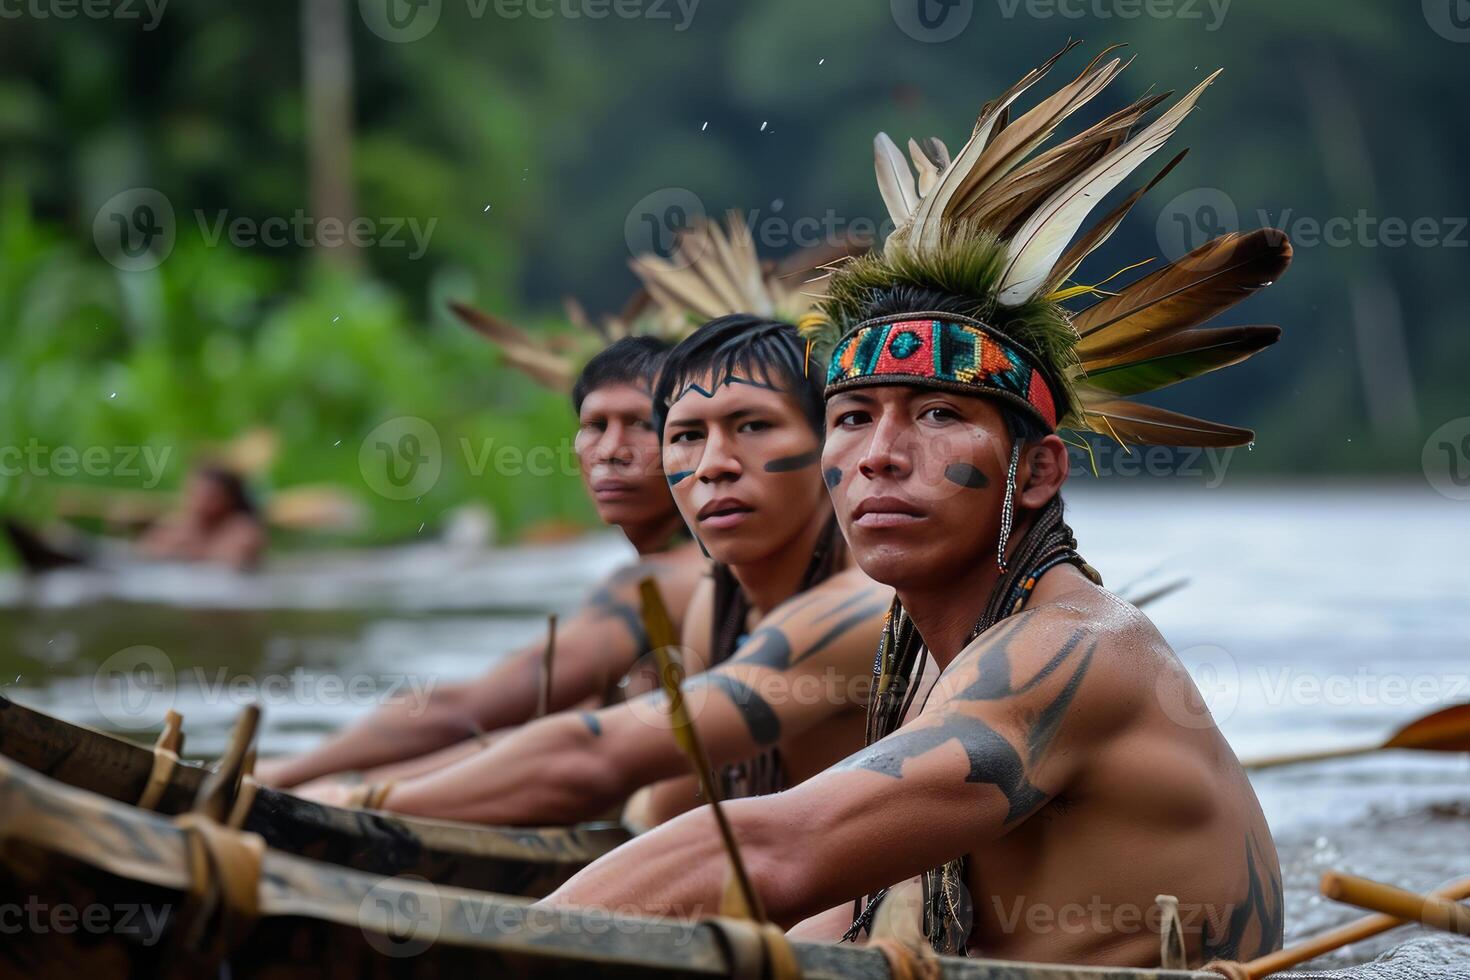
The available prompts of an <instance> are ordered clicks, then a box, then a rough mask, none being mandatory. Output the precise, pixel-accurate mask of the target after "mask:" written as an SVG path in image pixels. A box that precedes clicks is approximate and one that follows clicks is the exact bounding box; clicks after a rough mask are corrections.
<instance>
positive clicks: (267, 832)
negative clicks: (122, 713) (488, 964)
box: [0, 695, 629, 898]
mask: <svg viewBox="0 0 1470 980" xmlns="http://www.w3.org/2000/svg"><path fill="white" fill-rule="evenodd" d="M0 756H4V757H6V758H9V759H12V760H14V761H16V762H18V763H20V764H21V765H23V766H25V767H27V768H29V769H33V770H35V771H36V772H39V773H41V774H43V775H45V776H48V777H50V778H52V779H55V780H57V781H59V782H62V783H65V784H66V785H68V786H75V787H78V788H79V789H85V790H90V791H92V792H94V793H97V794H99V795H101V796H104V797H107V798H108V799H111V800H117V801H119V802H122V803H130V804H131V803H136V802H137V801H138V800H139V799H140V798H141V796H142V794H143V791H144V787H145V786H146V785H147V784H148V779H149V774H150V773H151V772H152V770H153V761H154V754H153V751H152V750H151V749H148V748H144V747H142V746H139V745H134V744H133V743H131V742H127V741H124V740H123V739H119V738H114V737H112V736H111V735H106V734H103V733H102V732H97V731H93V730H92V729H90V728H84V727H82V726H80V725H73V724H70V723H68V722H65V721H62V720H60V719H59V718H54V717H52V716H50V715H48V714H46V713H44V712H41V711H37V710H35V709H33V708H27V707H25V706H24V705H20V704H17V703H15V702H14V701H11V700H10V699H8V698H6V697H5V696H4V695H0ZM208 772H209V770H208V769H207V768H206V767H204V766H202V765H199V764H197V763H190V762H180V763H179V764H178V766H177V767H176V768H174V770H173V772H172V773H171V774H170V776H169V779H168V784H167V786H166V787H165V788H164V790H163V792H162V794H161V796H160V797H159V799H158V801H157V803H156V805H155V806H154V807H153V809H156V810H157V811H158V812H160V813H163V814H166V815H173V814H178V813H183V812H184V811H186V810H188V809H189V808H190V807H191V806H192V805H193V803H194V800H195V797H196V796H197V795H198V792H199V787H200V784H201V783H202V782H203V781H204V778H205V776H206V775H208ZM244 829H245V830H248V831H251V832H252V833H257V834H259V835H260V836H261V837H263V838H265V841H266V843H267V845H268V846H270V847H273V848H276V849H278V850H281V851H285V852H287V853H290V854H299V855H302V856H304V857H310V858H315V859H317V860H319V861H326V862H328V863H331V864H340V865H342V866H344V867H349V868H355V869H357V870H359V871H367V872H371V873H373V874H380V875H397V874H414V875H419V876H421V877H423V878H425V879H427V880H429V881H432V882H435V883H437V884H442V885H454V886H458V887H462V888H472V889H476V890H479V891H491V892H497V893H500V894H504V895H521V896H526V897H528V898H539V897H541V896H543V895H546V894H548V893H549V892H550V891H551V890H552V889H554V888H556V886H557V885H560V884H561V883H562V882H563V881H565V880H566V879H567V878H569V877H571V876H572V875H573V874H575V873H576V872H577V871H579V870H580V869H581V868H582V867H584V866H585V865H587V864H588V863H589V862H591V861H593V860H595V859H596V858H598V857H600V856H601V855H603V854H605V853H607V852H608V851H610V850H612V849H613V848H614V847H616V846H618V845H619V844H621V843H623V842H624V841H626V840H628V837H629V835H628V832H627V831H626V830H625V829H623V828H622V827H621V826H619V825H618V824H615V823H603V824H584V825H581V826H576V827H565V828H562V827H549V828H524V829H521V828H511V827H488V826H481V825H479V824H466V823H456V822H451V821H444V820H425V819H419V818H408V817H400V816H396V815H393V814H387V813H381V812H375V811H369V810H345V809H340V808H338V807H331V806H323V805H321V804H319V803H312V802H309V801H307V800H303V799H301V798H300V797H298V796H293V795H291V794H290V793H285V792H280V791H278V790H272V789H268V788H265V787H261V788H259V789H258V790H257V791H256V794H255V799H254V801H253V803H252V804H251V807H250V810H249V813H248V814H247V815H246V818H245V822H244Z"/></svg>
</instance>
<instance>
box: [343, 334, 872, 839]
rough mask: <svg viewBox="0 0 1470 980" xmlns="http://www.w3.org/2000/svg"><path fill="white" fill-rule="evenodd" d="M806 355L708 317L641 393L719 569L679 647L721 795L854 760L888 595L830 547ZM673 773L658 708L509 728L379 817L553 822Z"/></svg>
mask: <svg viewBox="0 0 1470 980" xmlns="http://www.w3.org/2000/svg"><path fill="white" fill-rule="evenodd" d="M804 355H805V349H804V344H803V342H802V341H801V340H800V338H799V337H798V336H797V333H796V330H795V329H794V328H793V327H791V326H790V325H789V324H785V323H781V322H777V321H768V320H762V319H760V318H758V317H752V316H744V315H735V316H727V317H721V318H719V319H717V320H713V321H711V322H709V323H707V324H705V325H704V326H702V327H700V328H699V329H698V330H696V331H695V332H694V333H693V334H692V335H691V336H690V337H689V338H687V339H686V340H684V341H682V342H681V343H680V344H679V345H678V346H676V347H675V348H674V350H673V351H672V352H671V353H670V355H669V359H668V361H667V362H666V364H665V366H664V368H663V371H662V372H661V374H660V375H659V381H658V384H657V386H656V388H655V391H654V404H655V406H656V408H657V410H658V411H659V413H660V433H661V438H662V445H663V465H664V470H665V471H666V473H667V474H668V481H669V483H670V485H671V486H672V488H673V493H674V499H675V500H676V501H677V503H678V505H679V510H680V512H681V513H682V514H683V515H684V518H685V520H686V521H687V522H688V523H689V525H690V526H691V527H692V528H693V529H694V532H695V534H696V535H697V536H698V538H699V540H700V541H701V542H703V544H704V546H705V548H706V549H708V551H709V553H710V555H711V556H712V557H713V558H714V559H715V561H716V562H717V563H718V564H717V565H716V567H715V571H714V575H713V578H712V579H710V580H706V581H705V582H703V583H702V584H701V585H700V587H699V589H698V591H697V592H696V594H695V596H694V600H693V602H692V604H691V607H690V610H689V613H688V616H687V618H686V621H685V624H684V627H683V643H684V646H685V648H686V651H685V656H686V661H687V667H688V669H689V672H690V673H691V674H695V673H699V676H697V677H695V678H694V679H693V680H692V681H690V683H689V685H688V687H689V689H690V696H689V703H690V707H691V713H692V714H693V715H694V717H695V722H694V723H695V726H696V728H697V729H698V731H699V735H700V737H701V739H702V741H703V743H704V746H705V748H706V750H707V751H708V753H709V756H710V759H711V762H712V763H713V764H714V765H715V766H717V767H720V768H721V769H722V777H723V782H724V785H725V790H726V792H727V793H730V794H732V795H753V794H757V793H760V792H763V791H771V790H776V789H780V788H782V787H783V786H787V785H794V784H796V783H799V782H801V781H802V780H804V779H806V778H807V777H808V776H811V775H812V774H814V773H818V772H821V771H822V770H823V769H825V768H827V767H828V766H830V765H832V764H833V763H834V762H837V761H838V760H840V759H841V758H843V757H844V756H846V755H848V754H849V753H850V752H851V751H852V750H853V749H854V748H856V747H857V746H859V745H861V744H862V729H863V719H864V705H865V703H866V695H867V690H868V687H869V681H870V678H871V671H872V662H873V649H874V643H875V641H876V639H877V637H878V634H879V631H880V628H881V622H882V617H883V613H884V610H886V609H887V607H888V604H889V601H890V598H891V596H892V593H891V592H890V591H889V590H887V589H883V588H880V587H878V586H876V585H874V584H873V583H872V582H871V581H869V580H868V579H867V578H866V577H865V576H864V575H863V574H862V573H861V572H860V571H858V570H857V569H855V568H853V567H851V560H850V557H849V555H848V554H847V551H846V549H845V548H844V547H843V546H842V542H841V539H840V537H839V536H838V535H837V533H836V527H835V522H834V521H833V518H832V510H831V504H830V501H829V500H828V497H827V493H826V490H825V488H824V487H823V485H822V476H821V471H820V469H819V467H818V465H817V464H818V457H819V453H820V449H821V430H822V415H821V411H822V409H821V388H820V378H821V375H820V372H819V370H818V369H817V367H816V365H815V364H814V363H813V364H812V365H810V367H809V366H808V364H807V363H806V360H805V356H804ZM712 665H713V666H712ZM707 667H708V668H710V669H708V670H707V671H706V672H703V673H700V672H701V671H704V670H705V668H707ZM688 766H689V763H688V761H687V760H686V759H685V757H684V756H683V754H682V753H681V752H680V750H679V748H678V746H677V744H676V742H675V740H674V737H673V734H672V732H671V731H670V729H669V725H668V718H667V714H666V711H665V706H664V698H663V695H662V694H661V693H656V692H655V693H651V694H649V695H646V696H643V697H641V698H637V699H634V700H632V701H630V702H627V703H625V704H622V705H618V706H615V707H609V708H604V709H602V710H601V711H597V712H582V713H576V712H571V713H564V714H560V715H554V716H551V717H548V718H544V719H541V720H538V721H535V722H532V723H530V724H527V725H524V726H522V727H521V728H520V729H519V730H517V731H516V732H513V733H510V734H507V735H506V736H505V737H503V738H501V739H499V740H498V741H496V742H495V744H493V745H491V746H490V747H488V748H486V749H485V750H483V751H481V752H479V753H477V754H476V755H475V756H474V757H472V758H469V759H466V760H464V761H462V762H459V763H457V764H455V765H453V766H450V767H448V768H446V769H443V770H441V771H439V772H436V773H431V774H429V775H426V776H423V777H421V778H418V779H413V780H409V781H406V782H399V783H397V784H396V785H392V786H390V787H388V788H387V789H386V792H385V793H384V794H382V795H380V796H379V797H378V798H377V802H378V805H380V806H381V807H382V808H383V809H386V810H393V811H399V812H403V813H410V814H416V815H420V816H431V817H441V818H449V819H457V820H474V821H482V822H486V823H497V824H520V825H526V824H547V823H567V822H572V821H576V820H583V819H587V818H590V817H594V816H596V815H598V814H600V813H602V812H604V811H606V810H607V809H608V807H610V806H612V805H615V804H617V803H618V802H620V801H621V800H623V799H624V798H625V797H627V796H628V795H629V794H631V793H633V792H634V791H635V790H637V789H639V788H640V787H643V786H647V785H650V784H653V783H655V782H659V781H665V780H669V779H670V778H671V777H679V776H681V775H684V774H687V773H688ZM665 785H670V786H674V787H680V786H682V787H683V790H682V792H683V793H684V794H685V798H683V799H680V800H670V801H665V808H664V809H663V810H661V813H662V814H663V815H667V812H669V811H668V809H667V808H670V807H671V808H673V809H676V810H677V809H683V808H685V807H688V806H690V805H693V804H694V803H696V802H697V801H696V800H695V799H694V798H693V797H692V795H690V794H691V793H692V790H690V789H689V786H690V783H689V782H688V781H677V782H674V783H671V784H670V783H666V784H665ZM323 799H327V798H326V797H323Z"/></svg>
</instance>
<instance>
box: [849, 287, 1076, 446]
mask: <svg viewBox="0 0 1470 980" xmlns="http://www.w3.org/2000/svg"><path fill="white" fill-rule="evenodd" d="M1037 363H1038V359H1037V358H1036V357H1034V356H1032V355H1031V354H1030V353H1028V352H1027V351H1026V350H1025V348H1023V347H1020V346H1019V345H1017V344H1016V343H1015V342H1014V341H1012V340H1010V339H1008V338H1006V337H1004V336H1003V335H1002V334H1000V333H999V331H997V330H995V329H994V328H993V327H990V326H989V325H987V324H985V323H982V322H980V321H979V320H976V319H973V318H971V317H967V316H961V315H959V314H957V313H900V314H896V315H892V316H885V317H878V318H877V319H873V320H865V321H863V322H862V323H860V324H858V325H857V326H856V327H854V328H853V329H852V330H851V331H849V332H848V334H847V335H846V336H845V337H843V338H842V340H840V341H838V343H837V346H836V348H834V349H833V351H832V358H831V360H830V361H829V362H828V367H827V389H826V392H825V395H826V397H827V398H831V397H832V396H833V395H835V394H836V393H837V392H839V391H846V390H848V389H849V388H864V387H868V386H870V385H881V384H895V385H913V386H915V387H919V388H940V389H943V390H946V391H953V392H956V393H957V394H961V395H972V396H990V397H995V398H1001V399H1003V400H1005V401H1008V402H1011V403H1012V404H1014V405H1018V406H1020V407H1022V408H1025V409H1027V410H1029V411H1030V412H1031V413H1032V414H1034V415H1035V416H1036V417H1037V418H1039V419H1041V421H1042V422H1044V423H1046V426H1047V428H1050V429H1055V428H1056V426H1057V407H1056V398H1055V397H1054V396H1053V394H1052V388H1051V385H1050V384H1048V383H1047V380H1046V376H1045V375H1044V374H1042V373H1041V371H1040V370H1039V369H1038V368H1037V367H1036V364H1037Z"/></svg>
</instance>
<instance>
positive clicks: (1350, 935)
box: [1205, 878, 1470, 980]
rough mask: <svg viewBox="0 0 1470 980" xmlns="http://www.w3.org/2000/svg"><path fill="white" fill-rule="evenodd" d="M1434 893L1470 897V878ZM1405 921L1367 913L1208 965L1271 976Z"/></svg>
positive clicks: (1248, 977)
mask: <svg viewBox="0 0 1470 980" xmlns="http://www.w3.org/2000/svg"><path fill="white" fill-rule="evenodd" d="M1432 894H1433V895H1434V897H1436V898H1444V899H1449V900H1451V901H1459V900H1460V899H1465V898H1470V878H1461V879H1459V880H1458V881H1452V882H1450V883H1449V884H1447V885H1444V886H1443V887H1441V888H1440V889H1438V890H1437V891H1435V892H1433V893H1432ZM1402 925H1407V922H1405V920H1403V919H1400V918H1396V917H1394V916H1392V915H1369V916H1364V917H1363V918H1361V919H1357V920H1355V921H1353V922H1348V923H1345V924H1343V925H1340V926H1338V927H1337V928H1335V929H1329V930H1327V931H1326V932H1324V933H1321V934H1320V935H1316V936H1313V937H1312V938H1310V939H1306V940H1303V941H1302V942H1300V943H1297V944H1296V945H1295V946H1292V947H1291V948H1289V949H1279V950H1277V951H1276V952H1274V953H1268V954H1266V955H1265V956H1262V957H1260V958H1259V959H1254V960H1251V961H1250V962H1248V963H1211V964H1210V965H1208V966H1207V967H1205V969H1207V970H1215V971H1216V972H1217V973H1222V974H1224V975H1225V976H1227V977H1230V978H1232V980H1260V978H1262V977H1268V976H1270V975H1271V974H1273V973H1278V972H1280V971H1282V970H1289V969H1291V968H1292V967H1294V966H1300V965H1301V964H1303V963H1306V962H1308V961H1310V960H1315V959H1316V958H1317V957H1319V956H1325V955H1326V954H1328V953H1330V952H1332V951H1333V950H1335V949H1341V948H1342V947H1343V946H1346V945H1348V944H1349V943H1357V942H1362V941H1363V940H1365V939H1371V938H1372V937H1374V936H1376V935H1378V934H1379V933H1384V932H1387V931H1388V930H1390V929H1396V928H1398V927H1399V926H1402Z"/></svg>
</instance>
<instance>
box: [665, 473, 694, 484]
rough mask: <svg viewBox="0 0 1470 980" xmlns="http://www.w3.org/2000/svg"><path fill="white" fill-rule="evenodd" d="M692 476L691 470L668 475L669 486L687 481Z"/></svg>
mask: <svg viewBox="0 0 1470 980" xmlns="http://www.w3.org/2000/svg"><path fill="white" fill-rule="evenodd" d="M693 475H694V471H693V470H680V471H679V472H677V473H670V474H668V475H667V479H668V481H669V486H671V487H672V486H673V485H674V484H676V483H683V482H684V481H685V480H687V479H689V478H690V477H691V476H693Z"/></svg>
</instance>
